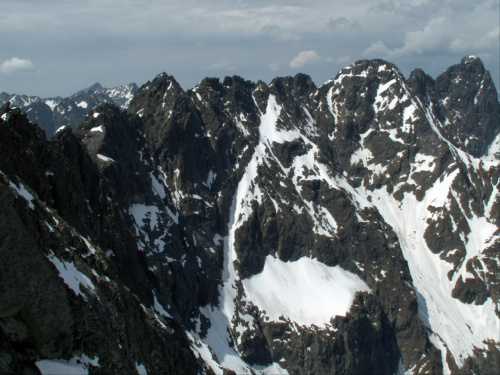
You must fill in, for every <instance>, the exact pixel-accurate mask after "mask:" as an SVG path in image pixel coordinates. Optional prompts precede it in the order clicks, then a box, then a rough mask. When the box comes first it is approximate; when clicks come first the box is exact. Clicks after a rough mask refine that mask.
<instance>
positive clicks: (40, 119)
mask: <svg viewBox="0 0 500 375" xmlns="http://www.w3.org/2000/svg"><path fill="white" fill-rule="evenodd" d="M137 90H138V87H137V85H136V84H135V83H130V84H128V85H123V86H118V87H114V88H112V89H106V88H104V87H102V86H101V84H100V83H94V84H93V85H92V86H90V87H88V88H86V89H84V90H81V91H79V92H77V93H76V94H73V95H71V96H70V97H67V98H62V97H55V98H46V99H42V98H40V97H39V96H28V95H17V94H7V93H6V92H2V93H0V105H2V104H5V103H6V102H10V105H11V106H12V107H18V108H20V109H21V110H22V111H23V112H25V113H26V114H27V115H28V119H29V120H30V121H32V122H34V123H37V124H38V125H39V126H40V127H41V128H42V129H43V130H45V133H46V134H47V137H48V139H50V137H52V135H53V134H54V132H55V131H56V130H57V129H58V128H59V127H61V126H63V125H69V126H70V127H71V128H72V129H74V130H76V128H77V127H78V125H79V124H80V123H81V122H82V121H83V119H84V117H85V116H86V115H87V114H88V113H89V112H90V110H91V109H93V108H94V107H96V106H97V105H98V104H100V103H103V102H104V103H113V104H115V105H117V106H118V107H120V108H121V109H127V108H128V106H129V104H130V101H131V100H132V97H133V96H134V94H135V92H136V91H137Z"/></svg>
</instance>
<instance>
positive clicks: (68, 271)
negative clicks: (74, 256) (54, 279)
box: [48, 251, 95, 299]
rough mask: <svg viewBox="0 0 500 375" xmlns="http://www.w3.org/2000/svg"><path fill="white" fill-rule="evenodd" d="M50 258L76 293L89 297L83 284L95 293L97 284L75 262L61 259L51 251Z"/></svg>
mask: <svg viewBox="0 0 500 375" xmlns="http://www.w3.org/2000/svg"><path fill="white" fill-rule="evenodd" d="M48 258H49V260H50V261H51V262H52V264H53V265H54V266H56V268H57V272H59V276H60V277H61V278H62V279H63V280H64V283H65V284H66V285H67V286H68V287H69V288H70V289H72V290H73V292H75V294H76V295H81V296H82V297H83V298H85V299H87V296H86V295H85V294H84V293H83V292H82V289H81V286H83V287H85V288H86V289H87V290H89V291H91V292H92V293H94V294H95V286H94V284H93V283H92V281H91V280H90V279H89V278H88V277H87V276H85V275H84V274H83V273H81V272H80V271H79V270H78V269H77V268H76V267H75V264H74V263H73V262H66V261H64V260H60V259H59V258H57V257H56V255H55V254H54V253H53V252H52V251H50V252H49V255H48Z"/></svg>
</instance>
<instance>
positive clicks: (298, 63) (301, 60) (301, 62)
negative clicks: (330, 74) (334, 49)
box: [290, 50, 319, 69]
mask: <svg viewBox="0 0 500 375" xmlns="http://www.w3.org/2000/svg"><path fill="white" fill-rule="evenodd" d="M318 60H319V55H318V54H317V52H316V51H314V50H309V51H302V52H300V53H299V54H298V55H297V56H295V57H294V58H293V59H292V60H291V61H290V68H292V69H295V68H301V67H303V66H305V65H308V64H312V63H314V62H316V61H318Z"/></svg>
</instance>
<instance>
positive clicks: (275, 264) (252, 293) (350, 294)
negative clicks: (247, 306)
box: [242, 255, 371, 326]
mask: <svg viewBox="0 0 500 375" xmlns="http://www.w3.org/2000/svg"><path fill="white" fill-rule="evenodd" d="M242 282H243V286H244V288H245V292H246V295H247V297H248V299H249V300H250V301H252V302H253V303H254V304H255V305H256V306H257V307H259V309H260V310H264V311H265V314H266V315H267V316H268V317H269V318H270V319H271V320H272V321H280V317H281V316H283V317H284V318H285V319H290V320H291V321H294V322H296V323H298V324H300V325H305V326H309V325H312V324H315V325H317V326H322V325H326V324H329V323H330V320H331V319H332V318H333V317H335V316H345V315H346V313H347V312H348V311H349V309H350V307H351V305H352V302H353V300H354V296H355V294H356V292H358V291H361V292H371V290H370V288H369V287H368V286H367V285H366V283H365V282H364V281H363V280H361V278H360V277H359V276H358V275H355V274H353V273H351V272H349V271H346V270H344V269H342V268H341V267H339V266H336V267H329V266H327V265H325V264H323V263H321V262H319V261H317V260H316V259H311V258H300V259H299V260H297V261H295V262H283V261H281V260H280V259H276V258H273V257H272V256H271V255H268V256H267V257H266V262H265V264H264V269H263V270H262V272H261V273H260V274H258V275H255V276H252V277H251V278H249V279H245V280H242Z"/></svg>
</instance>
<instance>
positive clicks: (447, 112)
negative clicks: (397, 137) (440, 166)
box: [431, 56, 500, 156]
mask: <svg viewBox="0 0 500 375" xmlns="http://www.w3.org/2000/svg"><path fill="white" fill-rule="evenodd" d="M431 97H432V98H433V99H434V101H435V105H436V106H437V107H438V108H439V109H438V113H439V118H440V120H441V125H440V127H441V129H442V132H443V135H444V136H445V137H446V138H448V139H449V140H450V141H451V142H453V143H454V144H455V145H456V146H457V147H459V148H461V149H463V150H464V151H467V152H469V153H471V154H472V155H474V156H483V155H486V154H487V153H488V148H489V146H490V144H491V143H492V141H493V140H494V139H495V137H496V135H497V134H498V133H499V131H500V121H499V119H500V106H499V103H498V93H497V91H496V88H495V86H494V84H493V81H492V79H491V75H490V73H489V72H488V71H486V70H485V69H484V65H483V62H482V61H481V59H480V58H478V57H475V56H466V57H464V58H463V59H462V61H461V62H460V64H457V65H454V66H452V67H450V68H448V69H447V70H446V71H445V72H444V73H443V74H441V75H440V76H438V77H437V78H436V82H435V92H434V93H433V94H432V93H431Z"/></svg>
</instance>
